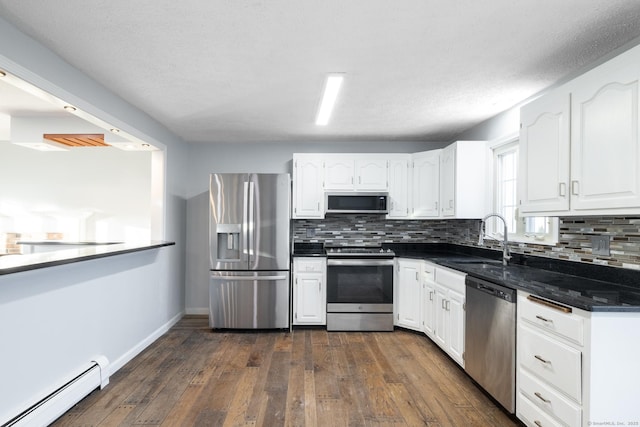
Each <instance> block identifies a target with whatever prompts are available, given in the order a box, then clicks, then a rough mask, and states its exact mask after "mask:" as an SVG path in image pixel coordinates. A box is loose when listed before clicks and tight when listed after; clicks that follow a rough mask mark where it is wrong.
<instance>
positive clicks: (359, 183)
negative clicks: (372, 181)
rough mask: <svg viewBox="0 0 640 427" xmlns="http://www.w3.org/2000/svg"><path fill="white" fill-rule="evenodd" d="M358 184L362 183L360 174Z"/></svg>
mask: <svg viewBox="0 0 640 427" xmlns="http://www.w3.org/2000/svg"><path fill="white" fill-rule="evenodd" d="M358 184H362V177H361V176H359V177H358Z"/></svg>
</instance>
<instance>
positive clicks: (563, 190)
mask: <svg viewBox="0 0 640 427" xmlns="http://www.w3.org/2000/svg"><path fill="white" fill-rule="evenodd" d="M566 195H567V184H566V183H564V182H561V183H559V184H558V196H560V197H564V196H566Z"/></svg>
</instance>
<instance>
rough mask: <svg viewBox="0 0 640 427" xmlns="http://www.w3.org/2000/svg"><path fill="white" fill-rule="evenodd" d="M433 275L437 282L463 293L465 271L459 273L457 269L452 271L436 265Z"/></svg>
mask: <svg viewBox="0 0 640 427" xmlns="http://www.w3.org/2000/svg"><path fill="white" fill-rule="evenodd" d="M435 275H436V282H437V283H439V284H441V285H444V286H446V287H447V288H449V289H453V290H454V291H456V292H458V293H460V294H462V295H464V294H465V288H464V278H465V276H466V274H465V273H460V272H459V271H453V270H449V269H447V268H443V267H437V268H436V272H435Z"/></svg>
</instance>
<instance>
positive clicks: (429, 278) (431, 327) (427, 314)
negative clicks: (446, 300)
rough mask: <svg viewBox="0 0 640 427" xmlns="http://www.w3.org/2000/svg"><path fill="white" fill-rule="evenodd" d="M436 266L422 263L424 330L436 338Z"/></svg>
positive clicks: (433, 338) (429, 335)
mask: <svg viewBox="0 0 640 427" xmlns="http://www.w3.org/2000/svg"><path fill="white" fill-rule="evenodd" d="M435 280H436V266H435V265H434V264H431V263H429V262H424V263H423V265H422V298H421V299H422V331H423V332H424V333H425V334H427V336H428V337H429V338H431V339H432V340H435V327H436V282H435Z"/></svg>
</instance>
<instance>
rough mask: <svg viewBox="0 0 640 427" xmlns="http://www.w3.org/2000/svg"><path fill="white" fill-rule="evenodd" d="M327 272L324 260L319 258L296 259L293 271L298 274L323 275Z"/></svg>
mask: <svg viewBox="0 0 640 427" xmlns="http://www.w3.org/2000/svg"><path fill="white" fill-rule="evenodd" d="M324 270H325V266H324V259H319V258H294V259H293V271H294V272H296V273H323V272H324Z"/></svg>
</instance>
